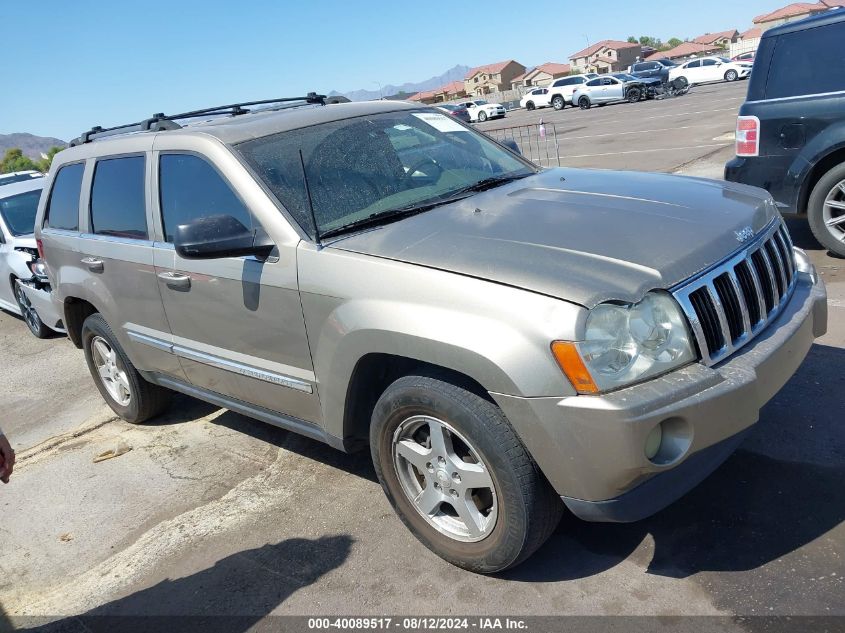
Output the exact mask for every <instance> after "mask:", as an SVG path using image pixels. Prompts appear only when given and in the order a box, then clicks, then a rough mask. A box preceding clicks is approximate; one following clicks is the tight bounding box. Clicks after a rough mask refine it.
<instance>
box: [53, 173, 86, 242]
mask: <svg viewBox="0 0 845 633" xmlns="http://www.w3.org/2000/svg"><path fill="white" fill-rule="evenodd" d="M84 172H85V165H84V164H82V163H76V164H75V165H66V166H64V167H62V168H61V169H59V172H58V173H57V174H56V179H55V180H54V181H53V190H52V191H51V192H50V200H49V202H48V203H47V212H46V214H45V216H44V226H45V227H50V228H53V229H65V230H68V231H78V230H79V192H80V191H81V190H82V174H83V173H84Z"/></svg>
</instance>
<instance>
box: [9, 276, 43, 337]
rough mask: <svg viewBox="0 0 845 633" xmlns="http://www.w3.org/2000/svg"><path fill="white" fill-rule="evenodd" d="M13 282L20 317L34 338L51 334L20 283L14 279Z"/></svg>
mask: <svg viewBox="0 0 845 633" xmlns="http://www.w3.org/2000/svg"><path fill="white" fill-rule="evenodd" d="M13 284H14V291H15V299H16V300H17V302H18V308H19V309H20V311H21V317H23V321H24V323H26V327H28V328H29V331H30V332H32V335H33V336H34V337H35V338H48V337H49V336H50V335H51V334H52V330H51V329H50V328H48V327H47V326H46V325H44V323H43V321H41V317H40V316H38V312H36V310H35V307H34V306H33V305H32V304H31V303H30V302H29V297H27V296H26V293H25V292H24V291H23V288H22V287H21V283H20V282H19V281H17V280H16V281H14V282H13Z"/></svg>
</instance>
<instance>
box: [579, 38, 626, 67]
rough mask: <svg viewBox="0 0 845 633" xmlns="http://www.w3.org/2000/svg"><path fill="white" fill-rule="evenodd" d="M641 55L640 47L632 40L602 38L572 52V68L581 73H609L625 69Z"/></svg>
mask: <svg viewBox="0 0 845 633" xmlns="http://www.w3.org/2000/svg"><path fill="white" fill-rule="evenodd" d="M641 55H642V47H641V46H640V45H639V44H635V43H633V42H621V41H619V40H602V41H601V42H596V43H595V44H593V45H592V46H588V47H587V48H585V49H584V50H581V51H578V52H577V53H572V55H570V56H569V61H570V63H571V64H572V69H573V70H577V71H578V72H581V73H586V72H595V73H610V72H619V71H622V70H625V69H626V68H627V67H628V66H630V65H631V64H633V63H634V62H635V61H637V58H638V57H640V56H641Z"/></svg>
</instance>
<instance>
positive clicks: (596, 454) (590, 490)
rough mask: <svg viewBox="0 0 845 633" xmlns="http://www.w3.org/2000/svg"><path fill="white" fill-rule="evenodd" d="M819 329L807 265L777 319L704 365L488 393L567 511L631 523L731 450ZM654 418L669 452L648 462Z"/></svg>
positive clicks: (818, 305) (823, 307)
mask: <svg viewBox="0 0 845 633" xmlns="http://www.w3.org/2000/svg"><path fill="white" fill-rule="evenodd" d="M826 328H827V296H826V293H825V289H824V285H823V284H822V282H821V281H820V280H818V279H817V277H816V275H815V271H810V272H805V273H799V279H798V281H797V284H796V288H795V292H794V294H793V296H792V299H791V300H790V302H789V303H788V304H787V305H786V307H785V308H784V310H783V311H782V312H781V314H780V315H779V316H778V318H777V319H775V320H774V321H773V322H772V323H770V324H769V326H768V327H767V328H766V330H764V331H763V332H761V333H760V334H759V335H758V336H757V338H756V339H755V340H754V341H753V342H752V343H749V344H748V345H747V346H746V347H744V348H743V349H742V350H740V351H739V352H737V353H736V354H734V355H733V356H731V357H730V358H728V359H727V360H725V361H723V362H722V363H719V364H718V365H715V366H714V367H706V366H704V365H702V364H700V363H695V364H693V365H689V366H687V367H684V368H682V369H679V370H677V371H674V372H671V373H669V374H666V375H665V376H662V377H660V378H657V379H655V380H650V381H648V382H645V383H641V384H639V385H635V386H632V387H628V388H627V389H621V390H619V391H615V392H612V393H608V394H605V395H601V396H571V397H565V398H562V399H561V398H519V397H514V396H506V395H500V394H493V396H494V398H495V399H496V401H497V402H498V404H499V405H500V406H501V408H502V410H503V411H504V412H505V415H507V416H508V419H510V420H511V421H512V422H513V423H514V426H515V427H516V429H517V432H518V433H519V435H520V437H521V438H522V440H523V442H524V443H525V445H526V446H527V448H528V450H529V451H530V452H531V454H532V456H533V457H534V459H535V460H536V461H537V463H538V465H539V466H540V468H541V469H542V471H543V473H544V474H545V475H546V478H547V479H548V480H549V482H550V483H551V484H552V486H553V487H554V488H555V490H556V491H557V492H558V494H560V495H561V497H562V498H563V501H564V502H565V503H566V505H567V506H568V507H569V509H570V510H571V511H572V512H573V513H574V514H576V515H577V516H579V517H581V518H583V519H586V520H590V521H636V520H639V519H642V518H645V517H646V516H649V515H651V514H653V513H654V512H657V511H658V510H660V509H662V508H663V507H665V506H667V505H668V504H670V503H672V502H673V501H674V500H676V499H677V498H678V497H680V496H682V495H683V494H685V493H686V492H687V491H688V490H690V489H691V488H693V487H694V486H695V485H697V484H698V483H699V482H700V481H701V480H702V479H704V478H705V477H706V476H707V475H708V474H710V473H711V472H712V471H713V470H715V469H716V467H718V466H719V465H720V464H721V463H722V462H723V461H724V460H725V459H726V458H727V457H728V456H729V455H730V454H731V452H733V450H734V449H735V448H736V447H737V446H738V445H739V443H740V441H741V439H742V435H743V434H744V432H745V431H746V430H747V429H748V428H749V427H750V426H751V425H753V424H754V423H755V422H756V421H757V419H758V417H759V413H760V409H761V408H762V406H763V405H764V404H765V403H766V402H768V401H769V400H770V399H771V398H772V396H774V395H775V394H776V393H777V392H778V391H779V390H780V388H781V387H783V385H784V384H785V383H786V382H787V381H788V380H789V378H790V377H791V376H792V374H793V373H794V372H795V371H796V369H798V366H799V365H800V364H801V362H802V361H803V360H804V357H805V356H806V355H807V352H808V351H809V349H810V346H811V345H812V344H813V339H814V338H816V337H817V336H821V335H822V334H824V332H825V331H826ZM661 423H662V424H663V425H664V426H663V428H665V429H668V432H667V431H664V438H665V439H664V441H667V442H674V444H668V446H669V447H670V448H673V450H676V451H677V455H673V454H672V451H668V452H667V453H666V455H669V457H667V458H665V459H657V458H655V460H654V461H652V460H649V459H648V458H647V457H646V454H645V444H646V438H647V437H648V436H649V434H650V433H651V432H652V430H653V429H654V428H655V427H656V426H657V425H659V424H661ZM660 455H661V453H658V457H660ZM655 462H657V463H655Z"/></svg>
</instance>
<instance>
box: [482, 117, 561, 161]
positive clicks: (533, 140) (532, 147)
mask: <svg viewBox="0 0 845 633" xmlns="http://www.w3.org/2000/svg"><path fill="white" fill-rule="evenodd" d="M476 129H478V128H476ZM480 131H483V132H484V133H485V134H487V135H489V136H492V137H493V138H494V139H496V140H497V141H499V142H501V141H514V142H515V143H516V145H517V147H519V151H520V152H521V153H522V155H523V156H525V158H527V159H528V160H530V161H531V162H533V163H536V164H538V165H540V166H542V167H560V166H561V165H560V145H559V144H558V139H557V128H556V127H555V124H554V123H543V120H542V119H540V121H539V123H536V124H533V125H517V126H515V127H504V128H498V129H495V130H480Z"/></svg>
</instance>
